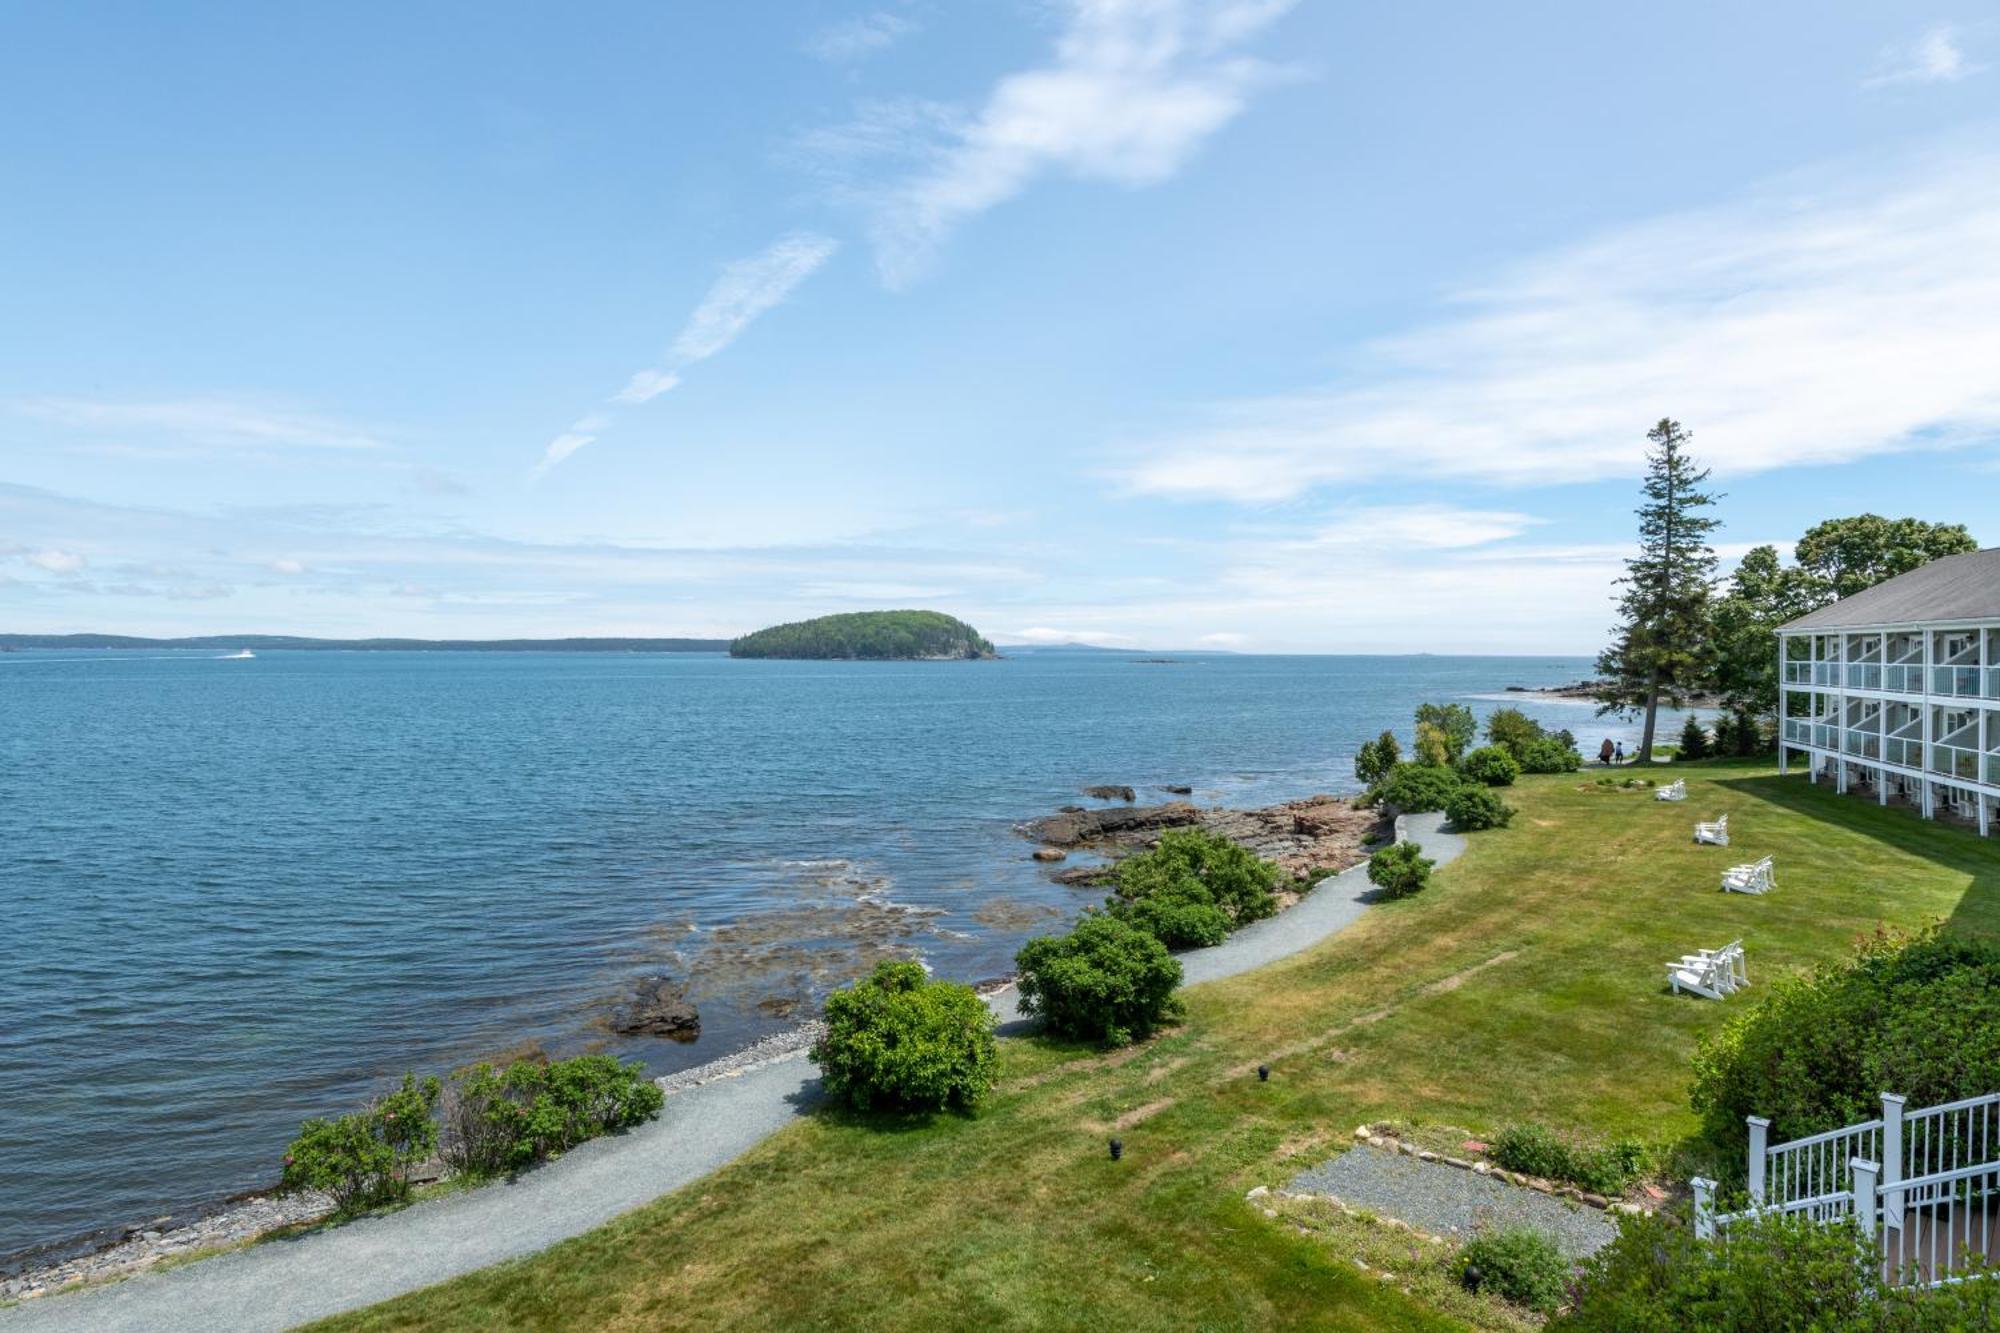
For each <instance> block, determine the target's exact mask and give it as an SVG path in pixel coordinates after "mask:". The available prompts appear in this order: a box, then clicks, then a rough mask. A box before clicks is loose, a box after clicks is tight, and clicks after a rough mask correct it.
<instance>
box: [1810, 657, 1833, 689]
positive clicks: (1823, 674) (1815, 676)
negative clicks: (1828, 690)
mask: <svg viewBox="0 0 2000 1333" xmlns="http://www.w3.org/2000/svg"><path fill="white" fill-rule="evenodd" d="M1812 669H1813V673H1812V683H1813V684H1815V685H1832V686H1835V687H1836V688H1837V687H1838V686H1839V685H1840V663H1838V662H1814V663H1813V664H1812Z"/></svg>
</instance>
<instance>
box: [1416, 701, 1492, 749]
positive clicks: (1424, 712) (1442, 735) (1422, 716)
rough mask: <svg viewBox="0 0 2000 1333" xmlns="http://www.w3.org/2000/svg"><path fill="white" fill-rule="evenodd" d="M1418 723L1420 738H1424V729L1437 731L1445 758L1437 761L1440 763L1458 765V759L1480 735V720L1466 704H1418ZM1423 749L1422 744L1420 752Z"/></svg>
mask: <svg viewBox="0 0 2000 1333" xmlns="http://www.w3.org/2000/svg"><path fill="white" fill-rule="evenodd" d="M1416 723H1417V735H1418V736H1419V738H1421V737H1422V735H1423V733H1424V728H1426V727H1430V728H1432V729H1434V730H1435V731H1436V733H1437V737H1438V740H1439V741H1441V742H1442V743H1443V745H1444V758H1443V759H1441V760H1437V761H1435V762H1438V763H1445V764H1452V763H1457V762H1458V757H1459V756H1460V755H1462V754H1464V753H1465V750H1466V747H1467V746H1469V745H1471V744H1472V741H1473V738H1474V737H1476V736H1478V735H1479V719H1478V718H1476V717H1474V716H1473V715H1472V710H1471V709H1470V708H1467V707H1466V706H1465V705H1464V704H1418V705H1417V715H1416ZM1421 748H1422V747H1421V744H1420V745H1419V750H1420V751H1421Z"/></svg>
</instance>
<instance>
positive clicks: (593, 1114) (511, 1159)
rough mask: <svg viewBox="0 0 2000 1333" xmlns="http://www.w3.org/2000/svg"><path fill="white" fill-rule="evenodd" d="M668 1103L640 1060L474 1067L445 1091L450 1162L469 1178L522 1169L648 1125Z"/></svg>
mask: <svg viewBox="0 0 2000 1333" xmlns="http://www.w3.org/2000/svg"><path fill="white" fill-rule="evenodd" d="M664 1102H665V1094H663V1093H662V1092H661V1091H660V1087H659V1085H658V1084H657V1083H655V1082H653V1080H652V1079H651V1078H648V1077H647V1075H646V1071H645V1067H644V1066H643V1065H641V1064H640V1063H639V1062H638V1061H636V1060H633V1061H630V1062H620V1061H618V1060H616V1059H614V1058H612V1057H611V1056H608V1055H579V1056H575V1057H573V1058H571V1059H568V1060H548V1061H542V1060H516V1061H514V1062H512V1063H511V1064H508V1065H505V1066H503V1067H497V1068H496V1067H495V1066H493V1065H491V1064H484V1063H482V1064H476V1065H472V1066H469V1067H468V1068H465V1069H461V1070H459V1071H457V1072H456V1073H454V1074H453V1075H452V1077H451V1082H450V1084H449V1085H448V1086H447V1088H446V1090H445V1099H444V1113H443V1115H444V1121H445V1139H444V1158H445V1161H446V1162H447V1163H449V1164H450V1165H451V1167H452V1168H453V1169H454V1170H456V1171H458V1172H460V1173H463V1174H466V1175H472V1176H492V1175H500V1174H503V1173H505V1172H509V1171H518V1170H520V1169H521V1168H523V1167H526V1166H531V1165H533V1164H534V1163H536V1162H540V1161H545V1160H547V1159H548V1158H550V1157H554V1156H556V1155H557V1154H559V1153H563V1152H567V1151H568V1150H569V1149H571V1148H574V1147H575V1146H576V1145H578V1144H579V1143H583V1142H585V1141H587V1140H589V1139H594V1138H596V1137H598V1136H599V1135H602V1134H608V1133H611V1132H612V1131H613V1130H619V1129H626V1128H629V1127H631V1126H633V1125H638V1124H642V1123H644V1122H645V1121H647V1120H650V1119H652V1118H653V1117H654V1116H655V1115H658V1114H659V1112H660V1107H661V1106H662V1105H663V1104H664Z"/></svg>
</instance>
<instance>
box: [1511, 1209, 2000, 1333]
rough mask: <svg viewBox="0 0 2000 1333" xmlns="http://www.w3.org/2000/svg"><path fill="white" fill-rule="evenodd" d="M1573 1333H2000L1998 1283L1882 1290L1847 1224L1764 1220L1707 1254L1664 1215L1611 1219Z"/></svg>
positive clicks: (1747, 1222)
mask: <svg viewBox="0 0 2000 1333" xmlns="http://www.w3.org/2000/svg"><path fill="white" fill-rule="evenodd" d="M1549 1327H1550V1328H1551V1329H1562V1330H1569V1331H1570V1333H1600V1331H1601V1333H1675V1331H1677V1330H1680V1329H1701V1330H1704V1333H1711V1331H1712V1333H1807V1330H1812V1331H1813V1333H1845V1331H1851V1333H1904V1331H1905V1330H1907V1331H1908V1333H1916V1331H1917V1330H1936V1331H1937V1333H1944V1330H1947V1329H1952V1330H1957V1329H1974V1328H1994V1327H2000V1282H1993V1281H1984V1282H1964V1283H1958V1284H1955V1285H1953V1286H1949V1287H1944V1288H1940V1289H1938V1290H1936V1291H1926V1290H1924V1289H1922V1288H1920V1287H1892V1286H1888V1285H1886V1284H1884V1283H1883V1282H1882V1281H1881V1255H1880V1253H1879V1252H1878V1251H1876V1250H1875V1249H1874V1247H1873V1246H1872V1245H1871V1244H1870V1243H1869V1242H1867V1241H1865V1240H1863V1239H1862V1237H1861V1235H1860V1233H1859V1232H1858V1231H1857V1230H1856V1229H1855V1227H1854V1226H1853V1224H1851V1223H1848V1222H1842V1223H1839V1224H1836V1225H1827V1224H1824V1223H1816V1222H1813V1221H1810V1220H1808V1219H1806V1218H1804V1217H1802V1216H1800V1215H1797V1214H1793V1215H1781V1214H1776V1213H1772V1214H1766V1215H1764V1216H1762V1217H1755V1218H1745V1219H1743V1220H1742V1221H1739V1222H1737V1223H1735V1224H1734V1225H1732V1226H1731V1227H1730V1228H1729V1233H1728V1240H1727V1242H1726V1243H1718V1244H1709V1243H1707V1242H1704V1241H1702V1240H1699V1239H1697V1238H1696V1237H1695V1235H1694V1233H1693V1231H1692V1230H1691V1229H1690V1228H1688V1227H1687V1226H1686V1225H1684V1224H1681V1223H1679V1222H1677V1221H1676V1220H1674V1219H1672V1218H1670V1217H1667V1216H1664V1215H1649V1214H1640V1215H1638V1216H1631V1217H1621V1218H1619V1219H1618V1235H1617V1237H1616V1239H1614V1240H1613V1241H1612V1242H1611V1243H1610V1244H1609V1245H1606V1246H1605V1247H1604V1248H1603V1249H1601V1250H1599V1251H1598V1252H1597V1253H1596V1254H1595V1255H1593V1256H1591V1258H1590V1259H1588V1260H1587V1261H1585V1263H1584V1265H1583V1267H1582V1271H1581V1273H1580V1275H1579V1277H1578V1280H1577V1283H1576V1286H1575V1288H1574V1290H1573V1293H1572V1297H1571V1309H1570V1310H1569V1312H1568V1313H1567V1314H1565V1315H1563V1316H1562V1317H1561V1318H1559V1319H1557V1320H1556V1321H1555V1322H1554V1323H1552V1324H1550V1325H1549Z"/></svg>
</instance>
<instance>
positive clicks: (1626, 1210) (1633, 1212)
mask: <svg viewBox="0 0 2000 1333" xmlns="http://www.w3.org/2000/svg"><path fill="white" fill-rule="evenodd" d="M1611 1211H1612V1212H1614V1213H1623V1214H1625V1215H1626V1216H1627V1217H1640V1216H1643V1215H1644V1214H1645V1211H1646V1210H1645V1209H1644V1208H1641V1207H1640V1206H1639V1205H1638V1204H1636V1203H1614V1204H1612V1205H1611Z"/></svg>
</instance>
